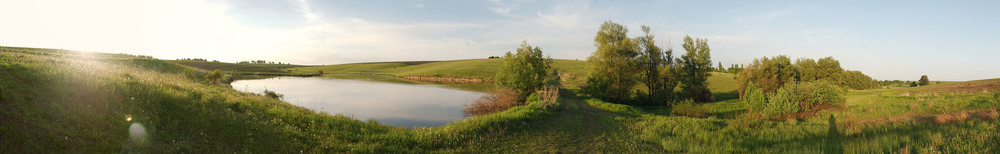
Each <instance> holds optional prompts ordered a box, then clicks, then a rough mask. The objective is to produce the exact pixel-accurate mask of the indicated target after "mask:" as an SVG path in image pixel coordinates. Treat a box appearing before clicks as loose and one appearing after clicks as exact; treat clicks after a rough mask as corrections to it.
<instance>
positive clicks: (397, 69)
mask: <svg viewBox="0 0 1000 154" xmlns="http://www.w3.org/2000/svg"><path fill="white" fill-rule="evenodd" d="M498 62H499V61H496V60H489V59H484V60H459V61H442V62H388V63H367V64H344V65H329V66H319V67H299V68H290V69H289V70H293V72H296V71H298V72H309V71H317V70H323V71H324V72H328V73H372V74H394V75H432V76H448V77H484V78H489V77H492V75H491V74H490V73H489V71H491V70H490V69H488V68H481V69H476V68H474V67H469V66H479V67H488V66H494V65H497V63H498ZM555 65H556V66H555V67H556V68H559V69H560V70H561V71H563V72H564V73H567V74H569V75H568V76H577V75H579V76H580V77H582V76H585V75H586V66H585V62H582V61H572V60H557V61H556V64H555ZM472 70H475V71H472ZM492 71H494V72H495V70H492ZM186 72H194V75H190V74H188V73H186ZM483 72H486V73H483ZM0 73H2V75H0V90H2V91H0V151H4V152H11V153H111V152H155V153H182V152H183V153H230V152H256V153H295V152H305V153H318V152H354V153H403V152H417V153H427V152H441V153H456V152H462V153H483V152H493V153H498V152H520V153H525V152H569V153H579V152H609V153H663V152H694V153H718V152H727V153H743V152H753V153H820V152H829V151H833V152H836V151H838V150H840V151H844V152H846V153H910V152H916V153H936V152H944V153H997V152H998V151H1000V146H996V145H997V144H998V143H1000V130H998V129H1000V128H997V125H1000V121H997V120H996V119H997V117H998V116H1000V115H998V114H997V112H996V110H997V109H1000V88H997V87H1000V86H998V85H1000V80H996V79H994V80H977V81H967V82H953V83H952V82H949V83H942V84H936V85H931V86H923V87H913V88H894V89H872V90H852V91H849V92H848V93H847V102H846V106H845V107H844V108H841V109H834V110H828V111H821V112H819V113H817V115H816V116H814V117H813V118H808V119H804V120H788V121H771V120H760V119H756V118H748V117H750V115H747V114H746V113H745V112H746V110H745V109H744V107H743V104H742V102H741V100H739V99H734V98H730V99H719V100H722V101H720V102H715V103H707V104H698V105H695V106H692V107H686V108H677V109H675V108H670V107H634V106H627V105H621V104H613V103H608V102H603V101H600V100H596V99H591V98H588V96H586V95H579V94H577V93H575V92H574V91H575V90H573V89H572V88H569V89H567V90H562V91H561V92H560V93H561V95H560V98H559V99H558V101H557V102H556V103H553V104H546V103H543V102H541V101H531V102H532V103H530V104H529V105H525V106H519V107H514V108H511V109H509V110H507V111H504V112H500V113H496V114H490V115H484V116H476V117H472V118H468V119H465V120H462V121H457V122H453V123H450V124H448V125H445V126H441V127H435V128H416V129H404V128H397V127H391V126H386V125H381V124H378V123H377V122H374V121H372V122H364V121H359V120H355V119H351V118H350V117H347V116H341V115H327V114H321V113H316V112H314V111H311V110H308V109H305V108H302V107H297V106H294V105H290V104H288V103H285V102H282V101H280V100H276V99H272V98H268V97H265V96H261V95H259V94H250V93H242V92H238V91H236V90H233V89H232V88H230V87H228V86H226V85H209V84H205V82H204V81H201V80H204V79H203V78H201V77H200V75H203V74H204V72H203V71H200V70H199V69H195V68H191V67H188V66H183V65H178V64H175V63H172V62H167V61H163V60H157V59H146V58H140V57H134V56H130V55H121V54H105V53H92V52H76V51H63V50H56V49H35V48H16V47H0ZM570 81H572V80H570ZM709 86H710V89H711V90H712V91H713V92H715V93H716V94H715V95H716V97H717V98H723V97H724V96H729V95H731V94H730V93H732V92H731V91H735V81H734V80H732V75H730V74H713V77H712V78H710V79H709ZM690 108H696V109H694V110H692V109H690ZM680 109H685V110H688V111H700V112H705V114H704V115H705V116H702V117H686V116H678V115H677V114H676V113H674V111H675V110H677V111H680ZM831 117H832V118H831ZM831 119H832V120H831ZM831 121H833V122H831Z"/></svg>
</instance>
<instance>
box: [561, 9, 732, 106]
mask: <svg viewBox="0 0 1000 154" xmlns="http://www.w3.org/2000/svg"><path fill="white" fill-rule="evenodd" d="M642 31H643V35H642V36H639V37H636V38H629V37H627V34H628V29H627V28H625V26H624V25H621V24H618V23H615V22H612V21H606V22H604V23H603V24H601V28H600V30H599V31H598V32H597V35H596V36H595V37H594V42H595V46H596V47H597V50H596V51H594V53H593V54H591V56H590V57H588V58H587V62H588V63H590V64H591V66H592V69H593V70H592V71H591V74H590V75H589V76H588V78H587V81H586V83H585V85H584V86H583V87H581V90H582V91H583V92H584V93H587V94H590V95H591V96H594V97H597V98H601V99H605V100H609V101H612V102H620V103H626V104H634V105H666V104H669V103H672V102H676V101H680V100H685V99H690V100H693V101H695V102H711V101H714V97H713V96H712V93H711V91H709V90H708V87H707V82H706V81H707V80H708V77H709V76H711V74H710V73H709V72H712V71H717V69H714V68H712V59H711V48H710V47H709V46H708V40H707V39H702V38H692V37H690V36H686V37H684V39H683V43H684V44H683V45H682V47H683V48H684V51H685V54H684V55H681V56H680V57H679V58H674V55H673V49H672V48H670V47H668V48H667V49H661V48H660V47H659V46H657V45H656V42H655V36H654V35H652V34H650V28H649V26H645V25H643V26H642ZM637 85H639V86H642V87H644V89H645V90H646V91H640V90H635V91H633V89H634V87H636V86H637ZM678 88H679V89H680V91H675V89H678Z"/></svg>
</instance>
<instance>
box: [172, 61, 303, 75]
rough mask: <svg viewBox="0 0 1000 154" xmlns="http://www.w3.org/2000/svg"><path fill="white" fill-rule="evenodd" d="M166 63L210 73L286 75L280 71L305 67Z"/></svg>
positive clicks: (206, 62)
mask: <svg viewBox="0 0 1000 154" xmlns="http://www.w3.org/2000/svg"><path fill="white" fill-rule="evenodd" d="M167 62H171V63H176V64H181V65H184V66H188V67H192V68H195V69H199V70H202V71H212V70H216V69H219V70H222V71H239V72H266V73H286V71H282V70H281V69H287V68H296V67H305V66H302V65H284V64H237V63H224V62H208V61H197V60H167ZM314 73H315V72H314Z"/></svg>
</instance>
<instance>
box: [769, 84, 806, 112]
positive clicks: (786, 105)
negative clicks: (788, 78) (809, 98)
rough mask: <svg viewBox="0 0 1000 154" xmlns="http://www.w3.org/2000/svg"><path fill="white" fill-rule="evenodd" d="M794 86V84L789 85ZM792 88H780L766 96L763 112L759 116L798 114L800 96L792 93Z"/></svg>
mask: <svg viewBox="0 0 1000 154" xmlns="http://www.w3.org/2000/svg"><path fill="white" fill-rule="evenodd" d="M789 85H793V86H792V87H797V86H794V85H795V84H789ZM793 90H794V88H781V89H778V91H777V92H775V93H774V94H771V95H769V96H768V98H769V99H768V101H767V106H766V107H764V111H763V112H761V115H763V116H765V117H770V116H775V115H780V114H787V113H794V112H799V110H800V109H801V108H799V102H798V101H799V100H801V99H802V98H801V96H800V95H799V94H798V93H796V92H795V91H793Z"/></svg>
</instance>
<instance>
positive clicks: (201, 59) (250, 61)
mask: <svg viewBox="0 0 1000 154" xmlns="http://www.w3.org/2000/svg"><path fill="white" fill-rule="evenodd" d="M150 58H152V57H150ZM177 60H189V61H204V62H207V61H208V60H207V59H203V58H179V59H177ZM212 62H214V63H218V62H219V60H212ZM236 63H237V64H278V65H291V64H289V63H283V62H275V61H266V60H248V61H239V62H236Z"/></svg>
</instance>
